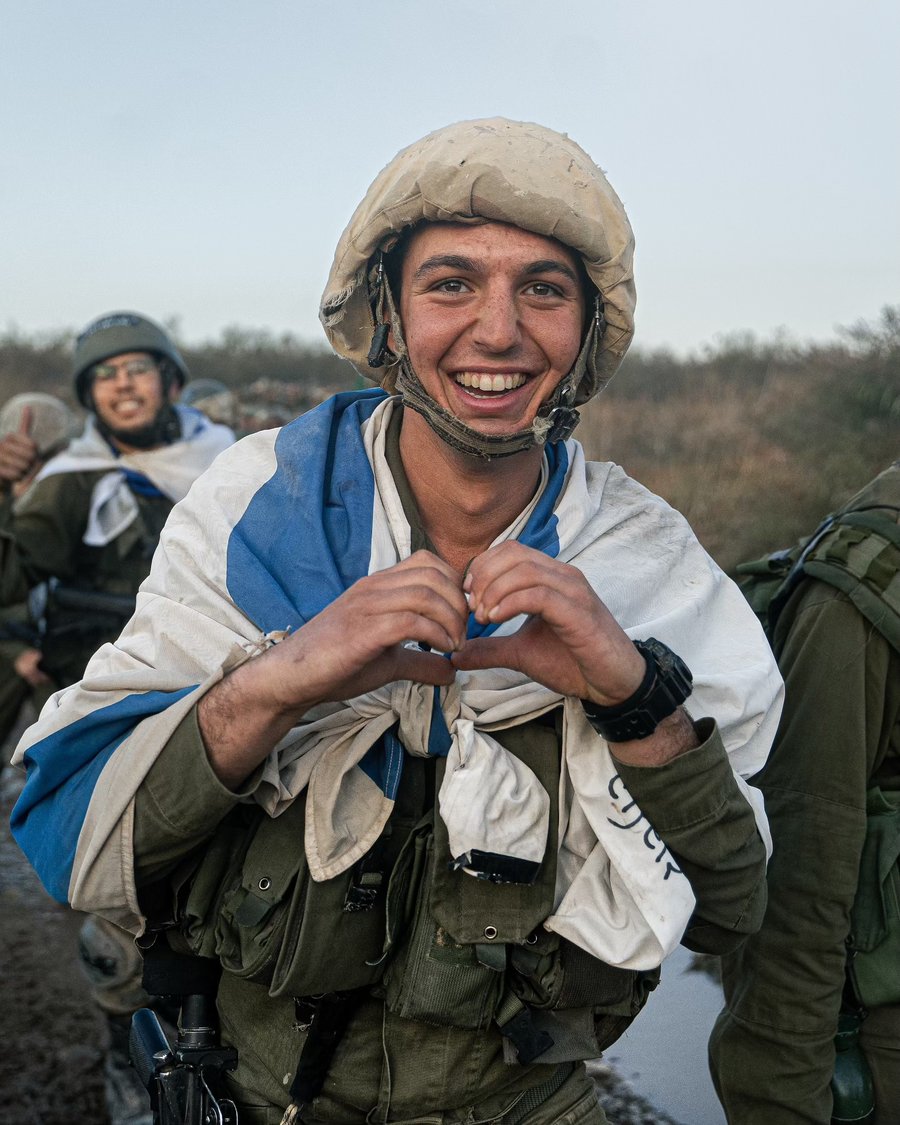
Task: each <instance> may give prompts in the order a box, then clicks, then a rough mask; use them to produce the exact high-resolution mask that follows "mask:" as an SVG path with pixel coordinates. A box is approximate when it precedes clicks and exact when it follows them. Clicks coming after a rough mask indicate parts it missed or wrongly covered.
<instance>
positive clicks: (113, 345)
mask: <svg viewBox="0 0 900 1125" xmlns="http://www.w3.org/2000/svg"><path fill="white" fill-rule="evenodd" d="M125 352H150V353H151V354H152V355H155V356H157V357H159V358H161V359H167V360H169V361H170V364H171V368H169V365H168V364H167V365H165V367H166V368H167V369H168V371H167V372H164V375H167V376H168V379H170V380H171V379H174V380H175V382H176V383H177V384H178V386H179V387H183V386H184V384H185V383H186V382H187V380H188V369H187V364H186V363H185V362H184V360H183V359H182V357H181V354H180V353H179V351H178V349H177V348H176V347H175V344H174V343H173V341H172V339H171V337H170V336H169V334H168V333H167V332H166V331H165V330H164V329H163V328H161V327H160V326H159V325H158V324H157V323H156V322H155V321H153V320H150V319H149V317H146V316H141V315H140V314H139V313H134V312H111V313H106V314H105V315H104V316H101V317H98V319H97V320H92V321H91V323H90V324H89V325H88V326H87V328H85V330H84V331H83V332H82V333H81V334H80V335H79V336H78V338H77V339H76V341H75V357H74V366H73V371H72V376H73V378H74V380H75V393H76V394H77V396H78V401H79V402H80V403H81V405H82V406H84V407H86V408H87V409H88V410H90V409H91V400H90V394H89V392H90V370H91V368H92V367H93V366H94V364H95V363H102V362H103V360H105V359H110V358H111V357H112V356H114V355H122V354H123V353H125Z"/></svg>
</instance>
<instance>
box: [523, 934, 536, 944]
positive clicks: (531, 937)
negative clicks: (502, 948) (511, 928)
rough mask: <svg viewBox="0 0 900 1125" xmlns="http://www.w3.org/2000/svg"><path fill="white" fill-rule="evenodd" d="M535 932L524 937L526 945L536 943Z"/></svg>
mask: <svg viewBox="0 0 900 1125" xmlns="http://www.w3.org/2000/svg"><path fill="white" fill-rule="evenodd" d="M537 940H538V939H537V934H529V935H528V937H527V938H526V939H525V944H526V945H537Z"/></svg>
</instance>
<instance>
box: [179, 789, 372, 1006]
mask: <svg viewBox="0 0 900 1125" xmlns="http://www.w3.org/2000/svg"><path fill="white" fill-rule="evenodd" d="M305 811H306V794H305V793H304V794H302V795H301V796H299V797H298V798H297V799H296V800H295V801H294V802H293V803H292V804H291V805H290V806H288V808H287V809H286V810H285V811H284V812H283V813H282V814H281V816H279V817H276V818H274V819H273V818H272V817H270V816H268V815H267V814H266V813H265V812H264V811H263V810H262V809H260V808H258V807H256V806H250V805H241V806H238V808H236V809H234V810H233V811H232V813H231V814H229V816H227V817H226V818H225V820H224V821H223V822H222V823H221V825H220V826H219V829H218V831H217V832H216V834H215V836H214V837H213V839H212V841H211V842H210V845H209V846H208V848H207V850H206V851H205V852H204V855H203V857H202V859H201V861H200V863H199V865H197V866H196V867H195V868H194V869H193V870H191V871H188V872H186V873H185V875H184V877H183V878H182V879H181V880H180V881H181V886H182V893H181V896H180V897H181V898H182V901H183V905H182V906H181V908H180V910H179V916H180V918H181V931H182V935H183V937H184V940H185V942H186V944H187V946H188V948H189V949H190V951H191V952H192V953H195V954H197V955H199V956H201V957H215V958H218V959H219V961H220V962H221V964H222V968H223V969H224V971H225V972H227V973H232V974H233V975H235V976H237V977H240V978H242V979H244V980H247V981H252V982H254V983H256V984H260V985H264V986H265V987H267V988H268V991H269V994H270V995H271V996H273V997H282V996H294V997H296V996H311V995H318V994H321V993H326V992H335V991H342V990H343V991H345V990H348V989H354V988H361V987H363V986H366V985H370V984H372V983H374V982H375V981H377V980H378V979H379V977H380V976H381V967H380V964H379V961H380V957H381V952H382V946H383V943H384V926H385V917H384V893H383V892H384V886H383V883H384V872H383V871H382V870H381V867H380V860H381V855H382V848H381V843H382V840H383V839H384V837H382V840H379V841H378V842H377V843H376V844H375V846H374V848H373V849H372V850H371V851H370V852H369V853H368V855H366V856H365V857H364V858H363V859H362V860H361V861H360V862H359V863H357V864H355V865H354V866H353V867H351V868H350V869H349V870H348V871H346V872H344V873H343V874H342V875H339V876H337V877H336V878H334V879H329V880H327V881H326V882H324V883H317V882H315V881H314V880H312V879H311V878H310V875H309V869H308V867H307V863H306V853H305V850H304V847H303V834H304V818H305ZM386 831H389V830H386ZM177 891H178V888H177V886H176V892H177Z"/></svg>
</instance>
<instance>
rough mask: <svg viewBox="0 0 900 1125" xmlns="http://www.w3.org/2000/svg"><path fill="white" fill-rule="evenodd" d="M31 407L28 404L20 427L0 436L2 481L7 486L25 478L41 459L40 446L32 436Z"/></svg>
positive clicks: (0, 476)
mask: <svg viewBox="0 0 900 1125" xmlns="http://www.w3.org/2000/svg"><path fill="white" fill-rule="evenodd" d="M31 421H32V419H31V407H30V406H26V407H25V408H24V409H23V411H22V417H21V419H20V420H19V428H18V430H16V431H14V432H13V433H9V434H4V436H3V437H0V481H2V482H3V484H5V485H6V486H7V487H8V486H10V485H13V484H15V483H16V481H20V480H23V479H24V478H25V477H27V476H28V474H29V473H30V472H32V470H33V469H34V468H35V466H36V465H37V463H38V460H39V451H38V447H37V445H36V443H35V441H34V439H33V438H32V437H31Z"/></svg>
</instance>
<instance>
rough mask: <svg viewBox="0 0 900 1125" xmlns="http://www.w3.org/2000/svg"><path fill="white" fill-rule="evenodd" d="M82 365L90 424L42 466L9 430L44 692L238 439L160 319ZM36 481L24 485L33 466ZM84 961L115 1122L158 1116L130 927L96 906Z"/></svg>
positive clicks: (4, 459) (17, 592) (8, 480)
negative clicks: (146, 1070) (204, 408)
mask: <svg viewBox="0 0 900 1125" xmlns="http://www.w3.org/2000/svg"><path fill="white" fill-rule="evenodd" d="M72 375H73V379H74V384H75V393H76V395H77V397H78V401H79V402H80V403H81V405H82V406H83V407H84V408H85V410H86V411H87V412H88V414H87V421H86V424H85V427H84V430H83V432H82V433H81V434H80V435H79V436H78V437H76V438H74V440H72V441H71V442H69V443H68V445H67V446H66V447H65V449H63V450H62V451H61V452H59V453H58V454H57V455H56V456H55V457H53V458H52V459H51V460H49V461H48V462H47V463H46V464H45V465H43V467H39V464H40V461H41V459H42V455H41V437H40V433H39V432H38V429H37V428H36V426H37V419H36V417H35V416H34V415H33V414H31V415H30V414H29V413H28V412H23V413H22V414H21V415H20V417H19V420H18V425H17V427H15V428H12V429H11V430H10V431H9V432H7V433H6V434H4V435H3V436H2V437H0V484H2V485H3V493H4V495H3V499H2V501H0V609H3V610H10V611H13V612H19V611H18V610H16V608H15V607H21V606H22V605H23V604H26V603H27V602H28V599H29V597H31V596H32V594H33V591H35V590H36V589H39V588H41V587H45V588H46V589H47V590H48V596H47V601H46V606H45V607H44V609H43V614H42V616H43V621H44V637H43V641H42V653H41V656H40V661H39V666H38V664H37V663H36V662H34V661H32V663H33V672H34V674H35V675H40V676H46V677H48V678H49V679H50V680H51V681H52V683H51V684H45V683H43V682H42V684H41V687H42V689H43V690H45V691H46V692H47V693H48V694H49V690H50V689H52V688H56V687H66V686H67V685H69V684H72V683H75V682H76V681H78V680H79V679H80V678H81V676H82V674H83V672H84V668H85V665H86V664H87V662H88V660H89V659H90V657H91V656H92V655H93V653H94V652H95V651H96V650H97V649H98V648H100V647H101V646H102V645H103V644H104V643H106V642H110V641H113V640H115V638H116V637H117V636H118V634H119V632H120V631H121V628H122V626H123V625H124V623H125V621H126V620H127V619H128V617H129V616H130V614H131V612H132V610H133V607H134V598H135V595H136V594H137V590H138V587H139V586H140V584H141V582H142V581H143V579H144V578H145V577H146V575H147V573H148V572H149V570H150V562H151V559H152V557H153V552H154V551H155V549H156V544H157V542H158V541H159V536H160V533H161V531H162V529H163V525H164V524H165V522H166V519H167V517H168V515H169V512H170V511H171V510H172V508H173V506H174V505H175V504H176V503H177V502H178V501H179V500H181V499H183V498H184V496H185V495H186V494H187V492H188V489H189V488H190V486H191V484H192V483H193V482H194V480H195V479H196V478H197V477H198V476H199V475H200V474H201V473H202V472H203V471H204V470H205V469H207V468H208V467H209V466H210V465H211V464H212V462H213V460H214V459H215V457H216V456H217V455H218V454H219V453H220V452H221V451H222V450H224V449H225V448H226V447H227V446H229V445H231V444H232V442H233V441H234V434H233V433H232V431H231V430H230V429H229V428H228V427H226V426H223V425H219V424H217V423H214V422H211V421H210V420H209V419H208V418H207V417H206V416H205V415H204V414H202V413H201V412H200V411H198V410H194V409H191V408H190V407H183V406H180V405H176V400H177V398H178V396H179V394H180V392H181V390H182V388H183V387H184V385H185V383H186V382H187V379H188V371H187V367H186V365H185V363H184V360H183V359H182V357H181V355H180V353H179V351H178V349H177V347H176V346H175V344H174V342H173V341H172V339H171V338H170V337H169V335H168V333H166V332H165V331H164V330H163V329H162V328H161V327H160V326H159V325H158V324H156V323H154V322H153V321H152V320H150V319H148V318H147V317H145V316H142V315H140V314H138V313H134V312H113V313H109V314H107V315H105V316H102V317H100V318H99V319H98V320H95V321H93V322H92V323H91V324H89V325H88V326H87V327H86V328H85V330H84V331H83V332H82V333H81V335H80V336H79V337H78V338H77V340H76V344H75V352H74V366H73V372H72ZM32 478H33V483H31V485H30V487H29V488H28V490H27V495H24V496H22V497H21V498H20V499H19V500H18V501H16V500H15V492H16V491H17V490H20V489H21V487H22V485H23V483H24V482H25V481H28V480H32ZM79 945H80V949H79V952H80V954H81V958H82V963H83V966H84V968H85V971H86V972H87V974H88V978H89V980H90V982H91V986H92V990H93V994H94V996H95V998H96V1000H97V1003H98V1004H99V1006H100V1008H101V1009H102V1010H103V1012H104V1013H105V1015H106V1016H107V1020H108V1026H109V1033H110V1040H111V1046H112V1049H111V1051H110V1052H109V1053H108V1056H107V1101H108V1104H109V1110H110V1119H111V1121H112V1122H113V1125H124V1123H125V1122H128V1123H129V1125H135V1123H140V1125H144V1123H146V1125H149V1122H150V1120H151V1118H150V1112H149V1102H148V1100H147V1098H146V1095H145V1093H144V1091H143V1088H142V1087H141V1086H140V1084H139V1083H138V1082H137V1080H136V1077H135V1076H134V1073H133V1071H132V1070H131V1069H130V1067H129V1064H128V1054H127V1035H128V1024H129V1019H130V1015H131V1012H132V1011H133V1010H134V1009H135V1008H136V1007H139V1006H141V1005H142V1004H145V1003H147V1000H148V998H147V996H146V994H145V993H144V992H143V990H142V989H141V987H140V958H139V956H138V953H137V951H136V949H135V948H134V944H133V942H132V940H131V938H130V936H129V935H127V934H125V933H124V932H123V931H120V930H118V929H117V928H116V927H115V926H112V925H110V924H109V923H106V922H103V921H102V920H99V919H95V918H89V919H88V920H87V921H86V923H85V925H84V927H83V929H82V932H81V937H80V943H79Z"/></svg>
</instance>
